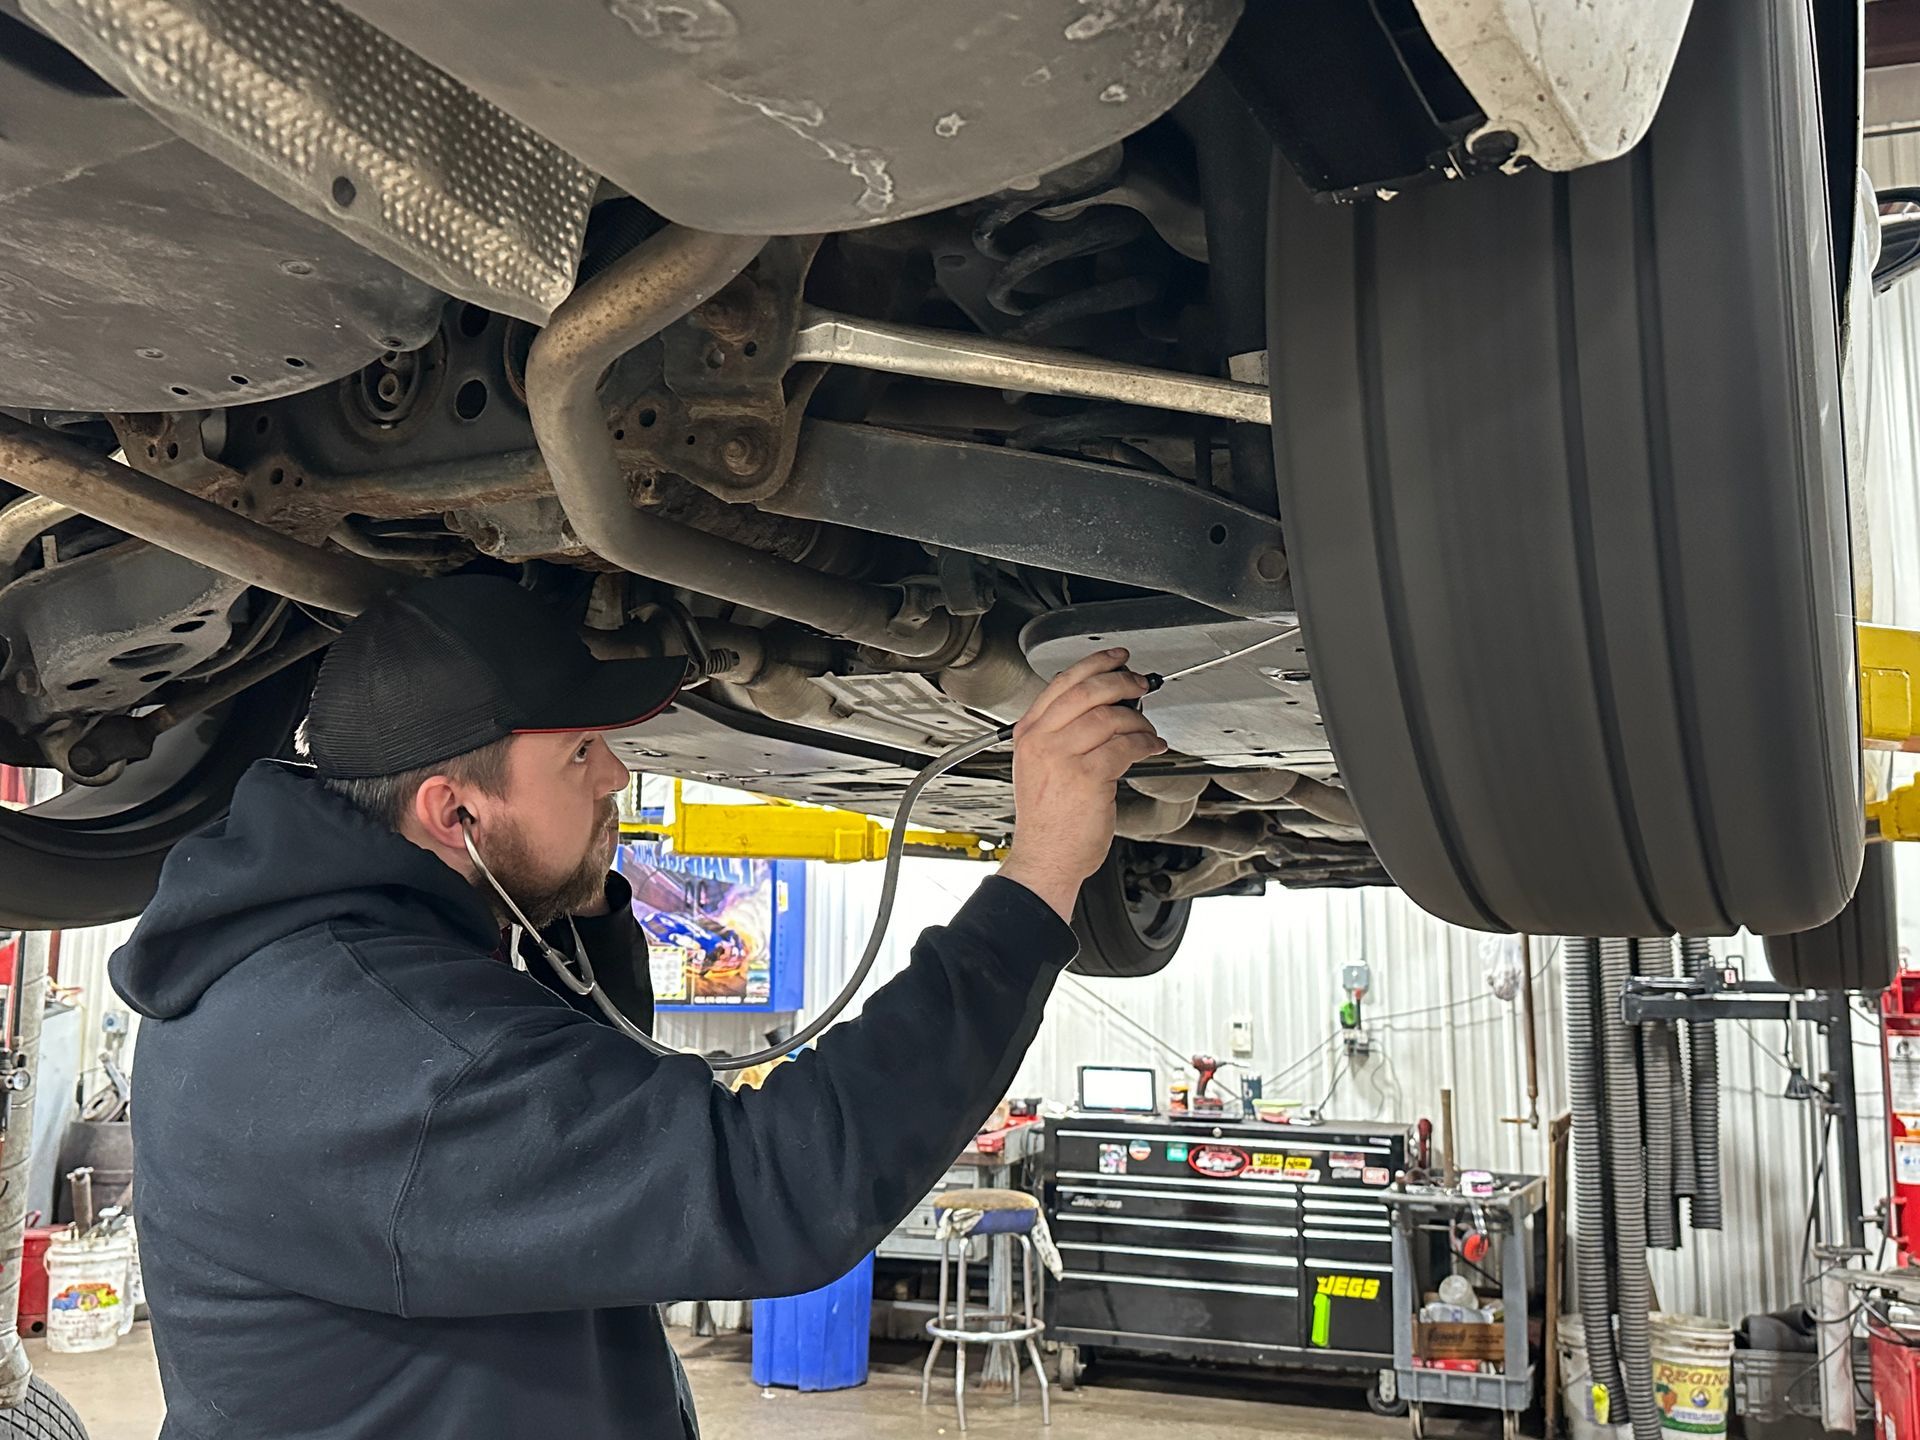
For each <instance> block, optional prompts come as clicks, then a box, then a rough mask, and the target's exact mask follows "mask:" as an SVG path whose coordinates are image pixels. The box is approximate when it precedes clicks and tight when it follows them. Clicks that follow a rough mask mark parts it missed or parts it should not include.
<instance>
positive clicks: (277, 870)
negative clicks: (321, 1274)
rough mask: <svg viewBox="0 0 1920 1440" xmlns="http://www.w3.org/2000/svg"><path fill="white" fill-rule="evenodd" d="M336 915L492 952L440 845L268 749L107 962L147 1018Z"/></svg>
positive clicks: (176, 861) (192, 1000)
mask: <svg viewBox="0 0 1920 1440" xmlns="http://www.w3.org/2000/svg"><path fill="white" fill-rule="evenodd" d="M334 920H352V921H354V922H356V928H358V926H359V925H360V924H365V925H370V926H373V927H377V928H379V929H382V930H386V931H390V932H397V933H401V934H417V935H422V936H429V937H440V938H443V939H445V940H450V941H453V942H455V943H459V944H466V945H472V946H474V947H475V948H477V949H479V950H480V951H483V952H485V951H490V950H492V949H493V948H494V946H495V945H496V944H498V942H499V938H500V937H499V929H498V927H497V926H496V925H495V923H494V919H493V915H492V912H491V911H490V910H489V909H488V908H487V906H486V904H485V903H484V901H483V900H482V899H481V897H480V895H479V894H478V892H476V891H475V890H474V888H473V887H472V886H471V885H469V884H468V883H467V881H466V880H465V878H464V877H462V876H461V875H459V874H458V873H456V872H455V871H454V870H453V869H452V868H451V867H450V866H449V865H447V863H446V862H445V861H443V860H441V859H440V857H439V856H437V855H434V854H433V853H432V852H430V851H427V850H423V849H422V848H421V847H420V846H418V845H415V844H414V843H413V842H412V841H411V840H408V839H406V838H404V837H403V836H400V835H397V834H395V833H394V832H393V831H391V830H389V829H387V828H386V827H385V826H384V825H381V824H379V823H377V822H376V821H374V820H372V819H370V818H369V817H368V816H366V815H364V814H362V813H361V812H360V811H358V810H356V809H355V808H354V807H353V806H351V805H349V804H348V803H347V802H346V801H344V800H342V799H341V798H340V797H339V796H337V795H334V794H332V793H331V792H329V791H328V790H327V789H326V788H325V787H324V786H323V785H322V784H321V783H320V781H319V780H318V778H316V777H315V776H314V774H313V772H311V771H309V770H304V769H300V768H297V767H294V766H290V765H286V764H283V763H281V762H279V761H273V760H262V761H260V762H259V763H258V764H256V765H254V766H253V767H252V768H251V769H250V770H248V771H247V773H246V774H245V775H244V776H242V777H241V780H240V784H239V786H238V788H236V789H235V791H234V795H233V805H232V807H231V809H230V810H229V811H228V813H227V818H226V819H225V820H223V821H221V822H220V823H219V824H217V825H214V826H212V827H211V828H209V829H207V830H203V831H201V832H200V833H199V834H197V835H194V836H192V837H190V838H189V839H186V840H183V841H181V842H180V843H179V844H178V845H176V846H175V847H174V849H173V853H172V854H170V855H168V856H167V860H166V863H165V865H163V866H162V867H161V870H160V886H159V889H158V891H157V892H156V893H155V895H154V897H153V901H152V903H151V904H150V905H148V907H147V910H146V913H145V914H144V915H142V916H141V917H140V923H139V925H138V926H136V927H135V929H134V932H133V937H132V938H131V939H130V940H128V941H127V943H126V944H125V945H123V946H121V947H120V949H119V950H117V951H115V952H114V956H113V959H112V961H111V962H110V964H109V967H108V972H109V974H110V975H111V977H112V979H113V988H114V989H115V990H117V991H119V993H120V997H121V998H122V999H123V1000H125V1001H126V1002H127V1004H129V1005H131V1006H132V1007H133V1008H134V1009H135V1010H138V1011H139V1012H140V1013H141V1014H142V1015H145V1016H149V1017H151V1018H154V1019H167V1018H171V1017H172V1016H176V1015H183V1014H185V1013H186V1012H187V1011H189V1010H191V1009H192V1008H193V1007H194V1005H195V1004H197V1003H198V1002H199V1000H200V997H201V996H202V995H204V994H205V993H206V992H207V990H208V988H209V987H210V986H211V985H213V983H214V982H215V981H217V980H218V979H220V977H221V976H223V975H225V974H226V973H227V972H228V971H229V970H231V969H233V967H234V966H236V965H238V964H239V963H240V962H241V961H243V960H245V959H247V958H248V957H249V956H251V955H253V954H254V953H255V952H257V951H258V950H260V949H262V948H263V947H265V946H267V945H270V944H272V943H273V942H274V941H276V940H282V939H285V938H286V937H287V936H289V935H292V934H295V933H296V932H298V931H301V930H306V929H309V928H311V927H312V926H315V925H323V924H326V923H327V922H329V921H334Z"/></svg>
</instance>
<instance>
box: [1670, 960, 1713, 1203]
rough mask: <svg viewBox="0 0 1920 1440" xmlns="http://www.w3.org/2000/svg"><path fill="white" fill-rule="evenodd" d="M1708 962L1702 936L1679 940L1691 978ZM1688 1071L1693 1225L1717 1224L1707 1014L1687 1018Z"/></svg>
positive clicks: (1710, 1030)
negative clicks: (1702, 1017)
mask: <svg viewBox="0 0 1920 1440" xmlns="http://www.w3.org/2000/svg"><path fill="white" fill-rule="evenodd" d="M1712 966H1713V948H1712V946H1711V945H1709V944H1708V943H1707V942H1706V941H1705V940H1687V939H1683V940H1681V942H1680V970H1681V973H1682V974H1683V975H1686V976H1687V977H1688V978H1692V977H1693V976H1695V975H1699V974H1702V973H1703V972H1705V971H1706V970H1708V969H1711V968H1712ZM1687 1071H1688V1083H1689V1084H1690V1085H1691V1086H1692V1089H1693V1095H1692V1097H1691V1098H1692V1110H1693V1167H1694V1190H1693V1208H1692V1212H1691V1218H1692V1221H1693V1228H1694V1229H1696V1230H1718V1229H1719V1228H1720V1226H1721V1209H1720V1039H1719V1036H1718V1035H1717V1034H1716V1033H1715V1032H1714V1028H1713V1021H1711V1020H1689V1021H1688V1022H1687Z"/></svg>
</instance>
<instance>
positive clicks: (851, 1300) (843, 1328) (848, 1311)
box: [753, 1255, 873, 1390]
mask: <svg viewBox="0 0 1920 1440" xmlns="http://www.w3.org/2000/svg"><path fill="white" fill-rule="evenodd" d="M872 1325H873V1257H872V1256H871V1255H869V1256H867V1257H866V1259H864V1260H862V1261H861V1262H860V1263H859V1264H858V1265H856V1266H854V1267H853V1269H851V1270H849V1271H848V1272H847V1273H846V1274H845V1275H843V1276H841V1277H840V1278H839V1279H838V1280H836V1281H834V1282H833V1283H832V1284H831V1285H823V1286H822V1287H821V1288H820V1289H818V1290H810V1291H808V1292H807V1293H806V1294H804V1295H791V1296H788V1297H786V1298H784V1299H780V1300H756V1301H754V1302H753V1383H754V1384H756V1385H760V1386H763V1387H764V1386H767V1385H788V1386H792V1387H794V1388H795V1389H799V1390H845V1389H847V1388H849V1387H850V1386H854V1385H864V1384H866V1383H867V1336H868V1334H869V1333H870V1331H871V1329H872Z"/></svg>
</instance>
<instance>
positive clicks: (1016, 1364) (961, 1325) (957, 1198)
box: [920, 1190, 1053, 1431]
mask: <svg viewBox="0 0 1920 1440" xmlns="http://www.w3.org/2000/svg"><path fill="white" fill-rule="evenodd" d="M967 1210H977V1211H979V1212H980V1219H979V1221H978V1222H977V1223H976V1224H975V1225H974V1227H973V1228H972V1230H970V1231H968V1232H967V1234H965V1235H963V1236H956V1235H955V1234H954V1233H953V1231H952V1228H951V1225H950V1223H949V1220H948V1217H949V1216H950V1215H951V1214H953V1213H956V1212H960V1211H967ZM933 1213H934V1219H935V1220H936V1221H938V1222H939V1224H940V1232H941V1237H940V1298H939V1302H938V1304H937V1305H936V1306H935V1308H934V1315H933V1319H931V1320H929V1321H928V1322H927V1333H928V1334H929V1335H931V1336H932V1337H933V1348H932V1349H930V1350H929V1351H928V1352H927V1363H926V1366H925V1368H924V1369H922V1370H921V1372H920V1403H921V1404H922V1405H925V1404H926V1403H927V1396H928V1392H929V1390H930V1389H931V1387H932V1385H933V1367H934V1362H935V1361H937V1360H938V1359H939V1358H940V1347H941V1346H942V1345H944V1344H946V1342H947V1341H949V1340H951V1341H952V1342H953V1344H954V1352H955V1353H954V1366H953V1408H954V1411H955V1412H956V1413H957V1414H958V1416H959V1418H960V1428H961V1430H963V1431H964V1430H965V1429H966V1428H967V1346H968V1345H985V1346H986V1347H987V1353H988V1355H992V1353H993V1347H994V1346H996V1345H1007V1346H1011V1347H1013V1354H1012V1355H1011V1356H1010V1357H1009V1358H1010V1359H1011V1360H1012V1362H1013V1403H1014V1404H1016V1405H1018V1404H1019V1403H1020V1347H1021V1346H1025V1347H1026V1352H1027V1358H1028V1359H1030V1360H1031V1361H1032V1362H1033V1377H1034V1379H1036V1380H1037V1381H1039V1382H1040V1423H1041V1424H1042V1425H1051V1424H1053V1412H1052V1410H1051V1408H1050V1406H1049V1402H1048V1396H1047V1372H1046V1368H1045V1367H1044V1366H1043V1365H1041V1363H1040V1346H1039V1344H1038V1343H1037V1342H1038V1337H1039V1334H1040V1331H1041V1330H1042V1329H1043V1328H1044V1326H1043V1324H1042V1322H1041V1321H1040V1320H1039V1319H1038V1318H1037V1317H1036V1316H1035V1314H1034V1307H1033V1285H1034V1274H1033V1270H1034V1256H1033V1241H1032V1239H1031V1238H1030V1237H1031V1235H1032V1233H1033V1227H1034V1222H1035V1221H1036V1220H1037V1219H1038V1218H1039V1215H1040V1202H1039V1201H1038V1200H1036V1199H1034V1198H1033V1196H1031V1195H1025V1194H1022V1193H1021V1192H1020V1191H1018V1190H948V1191H944V1192H943V1193H941V1194H939V1195H936V1196H935V1197H934V1199H933ZM976 1235H979V1236H984V1237H986V1241H987V1245H988V1254H989V1256H991V1254H992V1247H993V1246H994V1245H1014V1244H1017V1245H1018V1246H1019V1247H1020V1314H1019V1315H1014V1314H1013V1313H1011V1312H1012V1308H1013V1305H1012V1297H1011V1296H1008V1297H1007V1299H1008V1305H1007V1313H1001V1314H995V1313H990V1312H979V1311H975V1312H971V1313H970V1312H969V1311H968V1309H967V1241H969V1240H971V1239H972V1238H973V1237H974V1236H976ZM955 1239H958V1240H959V1242H960V1245H959V1253H958V1254H957V1255H955V1254H953V1241H954V1240H955ZM949 1258H951V1259H953V1261H954V1271H953V1281H952V1284H951V1285H949V1283H948V1269H947V1262H948V1260H949ZM990 1265H991V1260H989V1266H990ZM950 1296H951V1297H952V1306H951V1308H949V1305H948V1299H949V1297H950Z"/></svg>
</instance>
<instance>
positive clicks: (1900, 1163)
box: [1893, 1140, 1920, 1185]
mask: <svg viewBox="0 0 1920 1440" xmlns="http://www.w3.org/2000/svg"><path fill="white" fill-rule="evenodd" d="M1893 1178H1894V1181H1895V1182H1896V1183H1897V1184H1901V1185H1920V1140H1896V1141H1894V1142H1893Z"/></svg>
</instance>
